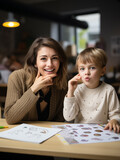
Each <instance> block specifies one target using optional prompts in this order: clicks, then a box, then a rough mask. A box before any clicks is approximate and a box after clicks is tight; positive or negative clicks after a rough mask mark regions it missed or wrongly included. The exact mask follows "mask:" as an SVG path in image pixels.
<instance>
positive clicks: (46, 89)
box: [42, 87, 50, 95]
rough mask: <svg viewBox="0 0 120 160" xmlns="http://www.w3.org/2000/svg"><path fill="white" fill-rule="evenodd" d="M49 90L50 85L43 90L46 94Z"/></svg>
mask: <svg viewBox="0 0 120 160" xmlns="http://www.w3.org/2000/svg"><path fill="white" fill-rule="evenodd" d="M49 90H50V87H46V88H43V89H42V92H43V94H44V95H46V94H47V93H48V92H49Z"/></svg>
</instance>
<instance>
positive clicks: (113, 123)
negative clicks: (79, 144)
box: [104, 119, 120, 133]
mask: <svg viewBox="0 0 120 160" xmlns="http://www.w3.org/2000/svg"><path fill="white" fill-rule="evenodd" d="M104 129H105V130H107V129H109V130H110V131H111V130H112V129H113V130H114V132H115V133H120V124H119V122H118V121H117V120H115V119H112V120H110V121H109V123H108V124H107V125H106V126H105V128H104Z"/></svg>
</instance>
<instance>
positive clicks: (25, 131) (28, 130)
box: [0, 123, 61, 143]
mask: <svg viewBox="0 0 120 160" xmlns="http://www.w3.org/2000/svg"><path fill="white" fill-rule="evenodd" d="M60 131H61V129H60V128H45V127H38V126H35V125H29V124H25V123H23V124H21V125H19V126H17V127H14V128H11V129H8V130H6V131H3V132H0V138H7V139H12V140H18V141H25V142H33V143H42V142H43V141H45V140H47V139H48V138H50V137H52V136H54V135H55V134H57V133H58V132H60Z"/></svg>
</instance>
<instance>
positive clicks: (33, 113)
mask: <svg viewBox="0 0 120 160" xmlns="http://www.w3.org/2000/svg"><path fill="white" fill-rule="evenodd" d="M66 74H67V59H66V55H65V53H64V50H63V49H62V47H61V46H60V44H59V43H58V42H57V41H55V40H54V39H51V38H41V37H40V38H37V39H36V40H35V41H34V42H33V44H32V45H31V47H30V49H29V51H28V53H27V55H26V60H25V65H24V68H23V69H20V70H17V71H14V72H13V73H11V75H10V76H9V80H8V89H7V97H6V102H5V111H4V114H5V118H6V121H7V123H8V124H15V123H19V122H21V121H23V120H24V121H26V120H31V121H33V120H40V121H45V120H47V121H64V118H63V112H62V111H63V99H64V96H65V94H66V87H67V83H66Z"/></svg>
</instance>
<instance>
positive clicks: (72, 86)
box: [67, 74, 81, 97]
mask: <svg viewBox="0 0 120 160" xmlns="http://www.w3.org/2000/svg"><path fill="white" fill-rule="evenodd" d="M80 79H81V77H80V74H77V75H76V76H74V77H73V78H72V79H71V80H69V81H68V93H67V96H68V97H73V93H74V91H75V89H76V88H77V85H78V82H79V80H80Z"/></svg>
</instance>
